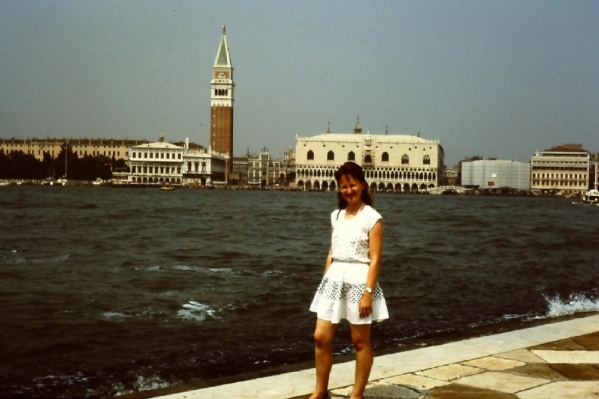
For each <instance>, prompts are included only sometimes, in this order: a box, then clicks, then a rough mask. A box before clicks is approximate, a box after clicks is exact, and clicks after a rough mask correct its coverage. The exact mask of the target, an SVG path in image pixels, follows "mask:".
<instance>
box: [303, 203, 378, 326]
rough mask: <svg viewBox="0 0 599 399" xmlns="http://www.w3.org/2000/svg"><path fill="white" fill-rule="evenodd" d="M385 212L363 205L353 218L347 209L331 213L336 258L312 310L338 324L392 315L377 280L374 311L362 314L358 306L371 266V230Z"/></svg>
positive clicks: (315, 296) (360, 321)
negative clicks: (347, 213) (343, 321)
mask: <svg viewBox="0 0 599 399" xmlns="http://www.w3.org/2000/svg"><path fill="white" fill-rule="evenodd" d="M379 220H382V216H381V215H380V214H379V213H378V212H377V211H376V210H374V209H373V208H372V207H370V206H368V205H364V206H363V208H362V209H361V210H360V211H359V212H358V214H357V215H356V216H355V217H354V218H353V219H351V220H346V219H345V209H343V210H335V211H333V213H331V224H332V226H333V234H332V238H331V253H332V257H333V262H332V263H331V266H329V269H328V270H327V273H326V274H325V275H324V277H323V279H322V281H321V283H320V285H319V286H318V289H317V290H316V294H315V295H314V299H313V300H312V305H311V306H310V311H312V312H316V314H317V316H318V318H320V319H323V320H328V321H330V322H331V323H333V324H338V323H339V322H340V321H341V320H342V319H346V320H347V321H349V322H350V323H351V324H371V323H372V322H373V321H383V320H385V319H388V318H389V312H388V310H387V304H386V302H385V297H384V296H383V290H382V289H381V287H380V286H379V284H378V283H376V285H375V286H374V288H373V290H372V313H371V314H370V315H369V316H367V317H364V318H360V313H359V307H360V300H361V299H362V295H364V289H365V288H366V279H367V277H368V268H369V267H370V254H369V246H368V234H369V233H370V230H371V229H372V228H373V227H374V225H375V224H376V222H377V221H379Z"/></svg>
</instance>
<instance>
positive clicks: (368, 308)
mask: <svg viewBox="0 0 599 399" xmlns="http://www.w3.org/2000/svg"><path fill="white" fill-rule="evenodd" d="M368 248H369V252H370V267H369V268H368V276H367V277H366V287H367V288H371V289H374V286H375V285H376V282H377V280H378V277H379V270H380V268H381V253H382V251H383V222H382V220H379V221H377V222H376V223H375V224H374V226H373V227H372V229H370V232H369V233H368ZM359 312H360V317H361V318H364V317H367V316H368V315H370V313H372V293H369V292H366V291H364V294H363V295H362V300H361V301H360V309H359Z"/></svg>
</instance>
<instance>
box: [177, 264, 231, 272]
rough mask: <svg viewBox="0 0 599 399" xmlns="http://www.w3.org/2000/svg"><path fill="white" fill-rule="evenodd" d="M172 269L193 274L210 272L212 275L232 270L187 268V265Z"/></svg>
mask: <svg viewBox="0 0 599 399" xmlns="http://www.w3.org/2000/svg"><path fill="white" fill-rule="evenodd" d="M173 269H177V270H183V271H187V272H189V271H193V272H202V273H206V272H212V273H229V272H232V271H233V270H232V269H229V268H221V269H219V268H206V267H198V266H188V265H175V266H173Z"/></svg>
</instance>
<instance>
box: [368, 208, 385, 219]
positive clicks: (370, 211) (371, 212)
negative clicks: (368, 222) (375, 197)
mask: <svg viewBox="0 0 599 399" xmlns="http://www.w3.org/2000/svg"><path fill="white" fill-rule="evenodd" d="M364 211H365V212H366V213H367V214H368V216H370V217H374V218H376V219H382V218H383V216H382V215H381V214H380V213H378V211H377V210H376V209H374V208H373V207H371V206H370V205H366V206H365V207H364Z"/></svg>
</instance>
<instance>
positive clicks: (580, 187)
mask: <svg viewBox="0 0 599 399" xmlns="http://www.w3.org/2000/svg"><path fill="white" fill-rule="evenodd" d="M589 168H590V154H589V152H588V151H585V150H583V149H582V145H564V146H560V147H555V148H552V149H549V150H546V151H536V152H535V154H534V155H533V157H532V160H531V168H530V169H531V170H530V181H531V186H530V188H531V190H539V191H542V192H550V191H554V192H558V191H560V192H562V193H563V194H582V193H584V192H586V191H587V190H588V187H589Z"/></svg>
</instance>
